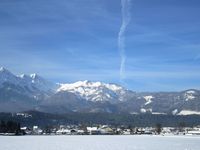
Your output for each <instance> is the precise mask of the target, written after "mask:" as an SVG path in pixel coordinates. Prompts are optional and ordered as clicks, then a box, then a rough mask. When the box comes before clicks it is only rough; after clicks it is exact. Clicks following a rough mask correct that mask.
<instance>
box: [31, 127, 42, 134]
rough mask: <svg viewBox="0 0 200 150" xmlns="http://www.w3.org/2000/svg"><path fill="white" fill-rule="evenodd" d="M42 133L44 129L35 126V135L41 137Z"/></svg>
mask: <svg viewBox="0 0 200 150" xmlns="http://www.w3.org/2000/svg"><path fill="white" fill-rule="evenodd" d="M42 133H43V131H42V129H40V128H39V127H38V126H33V134H36V135H41V134H42Z"/></svg>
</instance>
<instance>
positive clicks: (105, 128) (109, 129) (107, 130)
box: [99, 126, 114, 135]
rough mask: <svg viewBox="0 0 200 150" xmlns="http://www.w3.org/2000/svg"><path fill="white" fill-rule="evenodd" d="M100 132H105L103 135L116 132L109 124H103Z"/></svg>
mask: <svg viewBox="0 0 200 150" xmlns="http://www.w3.org/2000/svg"><path fill="white" fill-rule="evenodd" d="M99 133H100V134H103V135H112V134H114V132H113V129H112V128H110V127H108V126H102V127H101V128H100V129H99Z"/></svg>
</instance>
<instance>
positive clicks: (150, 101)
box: [144, 95, 154, 105]
mask: <svg viewBox="0 0 200 150" xmlns="http://www.w3.org/2000/svg"><path fill="white" fill-rule="evenodd" d="M153 98H154V97H153V96H151V95H150V96H144V99H145V100H146V103H145V104H144V105H148V104H150V103H152V99H153Z"/></svg>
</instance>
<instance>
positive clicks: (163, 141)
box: [0, 135, 200, 150]
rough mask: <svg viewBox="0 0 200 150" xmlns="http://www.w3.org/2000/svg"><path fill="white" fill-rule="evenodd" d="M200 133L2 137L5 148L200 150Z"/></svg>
mask: <svg viewBox="0 0 200 150" xmlns="http://www.w3.org/2000/svg"><path fill="white" fill-rule="evenodd" d="M199 141H200V136H148V135H147V136H146V135H131V136H128V135H127V136H96V135H94V136H0V145H1V149H2V150H13V149H14V150H27V149H28V150H161V149H162V150H172V149H173V150H199V147H200V142H199Z"/></svg>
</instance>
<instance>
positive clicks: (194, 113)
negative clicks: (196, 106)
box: [178, 110, 200, 115]
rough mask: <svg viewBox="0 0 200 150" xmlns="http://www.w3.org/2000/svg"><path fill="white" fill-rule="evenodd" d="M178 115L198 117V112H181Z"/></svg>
mask: <svg viewBox="0 0 200 150" xmlns="http://www.w3.org/2000/svg"><path fill="white" fill-rule="evenodd" d="M178 115H200V112H199V111H192V110H182V111H181V112H180V113H178Z"/></svg>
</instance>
